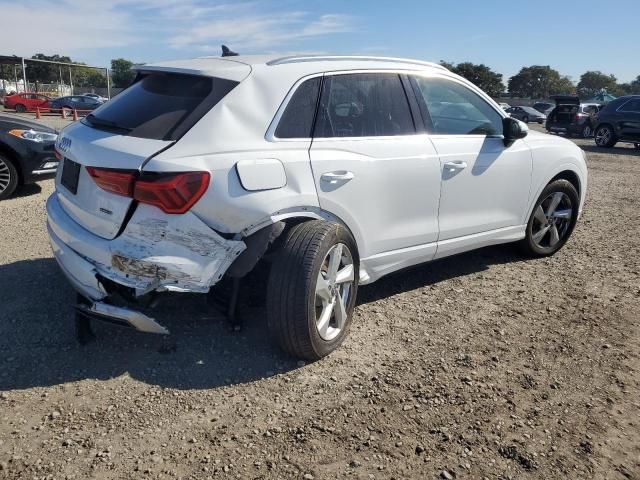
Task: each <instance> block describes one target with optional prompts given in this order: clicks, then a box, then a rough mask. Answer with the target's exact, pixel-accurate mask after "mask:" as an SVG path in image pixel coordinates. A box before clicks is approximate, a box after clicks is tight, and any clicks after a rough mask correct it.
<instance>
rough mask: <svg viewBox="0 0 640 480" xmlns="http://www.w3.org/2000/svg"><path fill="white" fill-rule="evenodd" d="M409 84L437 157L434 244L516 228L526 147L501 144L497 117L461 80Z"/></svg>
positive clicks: (527, 175) (526, 179)
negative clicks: (438, 182)
mask: <svg viewBox="0 0 640 480" xmlns="http://www.w3.org/2000/svg"><path fill="white" fill-rule="evenodd" d="M412 83H413V85H414V87H415V90H416V91H417V93H418V96H419V97H420V98H419V99H418V100H419V102H420V103H421V107H422V108H423V109H426V114H425V117H426V119H427V121H428V123H430V124H431V125H430V129H431V132H432V135H431V137H430V138H431V142H432V143H433V146H434V147H435V150H436V152H437V154H438V155H439V157H440V168H441V179H442V185H441V194H440V209H439V217H438V218H439V226H440V236H439V241H445V240H450V239H455V238H460V237H464V236H468V235H474V234H478V233H483V232H490V231H493V230H497V229H503V228H506V227H516V226H519V225H521V224H522V223H523V221H524V218H525V217H526V212H525V210H526V208H527V201H528V198H529V189H530V184H531V171H532V157H531V152H530V150H529V147H528V146H527V144H526V143H525V142H524V141H523V140H518V141H516V142H515V143H513V144H512V145H510V146H508V147H507V146H505V144H504V141H503V138H502V118H503V116H502V114H500V113H499V111H498V110H497V107H496V108H494V107H493V106H492V105H491V104H490V103H489V102H488V101H487V100H486V99H484V98H483V97H482V96H481V94H480V93H479V92H476V91H474V90H472V89H471V88H470V87H468V86H467V85H465V84H463V83H462V82H459V81H457V80H455V79H451V78H447V77H445V76H440V75H435V76H415V77H413V78H412Z"/></svg>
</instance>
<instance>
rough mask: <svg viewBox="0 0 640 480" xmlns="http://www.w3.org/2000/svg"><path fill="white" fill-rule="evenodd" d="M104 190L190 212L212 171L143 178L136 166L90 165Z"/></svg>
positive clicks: (178, 210) (165, 209)
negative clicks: (133, 167) (110, 166)
mask: <svg viewBox="0 0 640 480" xmlns="http://www.w3.org/2000/svg"><path fill="white" fill-rule="evenodd" d="M87 172H89V175H90V176H91V178H93V181H94V182H96V185H98V186H99V187H100V188H102V189H103V190H106V191H107V192H111V193H115V194H116V195H122V196H125V197H130V198H133V199H135V200H138V201H139V202H141V203H146V204H148V205H154V206H156V207H158V208H160V209H161V210H162V211H163V212H165V213H185V212H187V211H188V210H189V209H190V208H191V207H192V206H193V205H194V204H195V203H196V202H197V201H198V200H200V197H202V195H203V194H204V192H206V190H207V187H208V186H209V180H210V177H211V176H210V175H209V172H181V173H174V174H168V175H159V176H157V177H155V178H153V177H151V178H146V177H142V178H140V177H139V176H138V171H137V170H115V169H109V168H95V167H87Z"/></svg>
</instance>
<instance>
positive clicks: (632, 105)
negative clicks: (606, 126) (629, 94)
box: [618, 99, 640, 113]
mask: <svg viewBox="0 0 640 480" xmlns="http://www.w3.org/2000/svg"><path fill="white" fill-rule="evenodd" d="M618 111H620V112H635V113H640V99H639V100H629V101H628V102H627V103H625V104H624V105H623V106H621V107H620V109H619V110H618Z"/></svg>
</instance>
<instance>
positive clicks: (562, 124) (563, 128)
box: [545, 95, 602, 138]
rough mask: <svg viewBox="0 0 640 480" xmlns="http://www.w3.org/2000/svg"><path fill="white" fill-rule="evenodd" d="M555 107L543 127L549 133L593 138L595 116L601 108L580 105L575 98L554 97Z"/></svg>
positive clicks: (585, 104)
mask: <svg viewBox="0 0 640 480" xmlns="http://www.w3.org/2000/svg"><path fill="white" fill-rule="evenodd" d="M554 100H555V101H556V106H555V108H554V109H553V110H551V112H550V113H549V116H548V117H547V123H546V124H545V127H546V129H547V132H549V133H563V134H565V135H567V136H569V137H570V136H572V135H579V136H581V137H582V138H589V137H591V136H593V127H594V125H595V115H596V114H597V113H598V112H599V111H600V109H601V108H602V106H601V105H599V104H597V103H582V104H581V103H580V99H579V98H578V97H576V96H568V95H567V96H557V97H554Z"/></svg>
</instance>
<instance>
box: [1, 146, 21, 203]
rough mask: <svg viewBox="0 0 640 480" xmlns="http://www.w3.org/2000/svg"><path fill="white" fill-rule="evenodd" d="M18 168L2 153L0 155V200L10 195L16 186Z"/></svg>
mask: <svg viewBox="0 0 640 480" xmlns="http://www.w3.org/2000/svg"><path fill="white" fill-rule="evenodd" d="M18 180H19V178H18V170H17V169H16V167H15V165H14V164H13V163H12V162H11V160H9V159H8V158H7V157H5V156H4V155H0V200H4V199H5V198H7V197H9V196H11V194H13V192H15V190H16V188H17V187H18V183H19V182H18Z"/></svg>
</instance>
